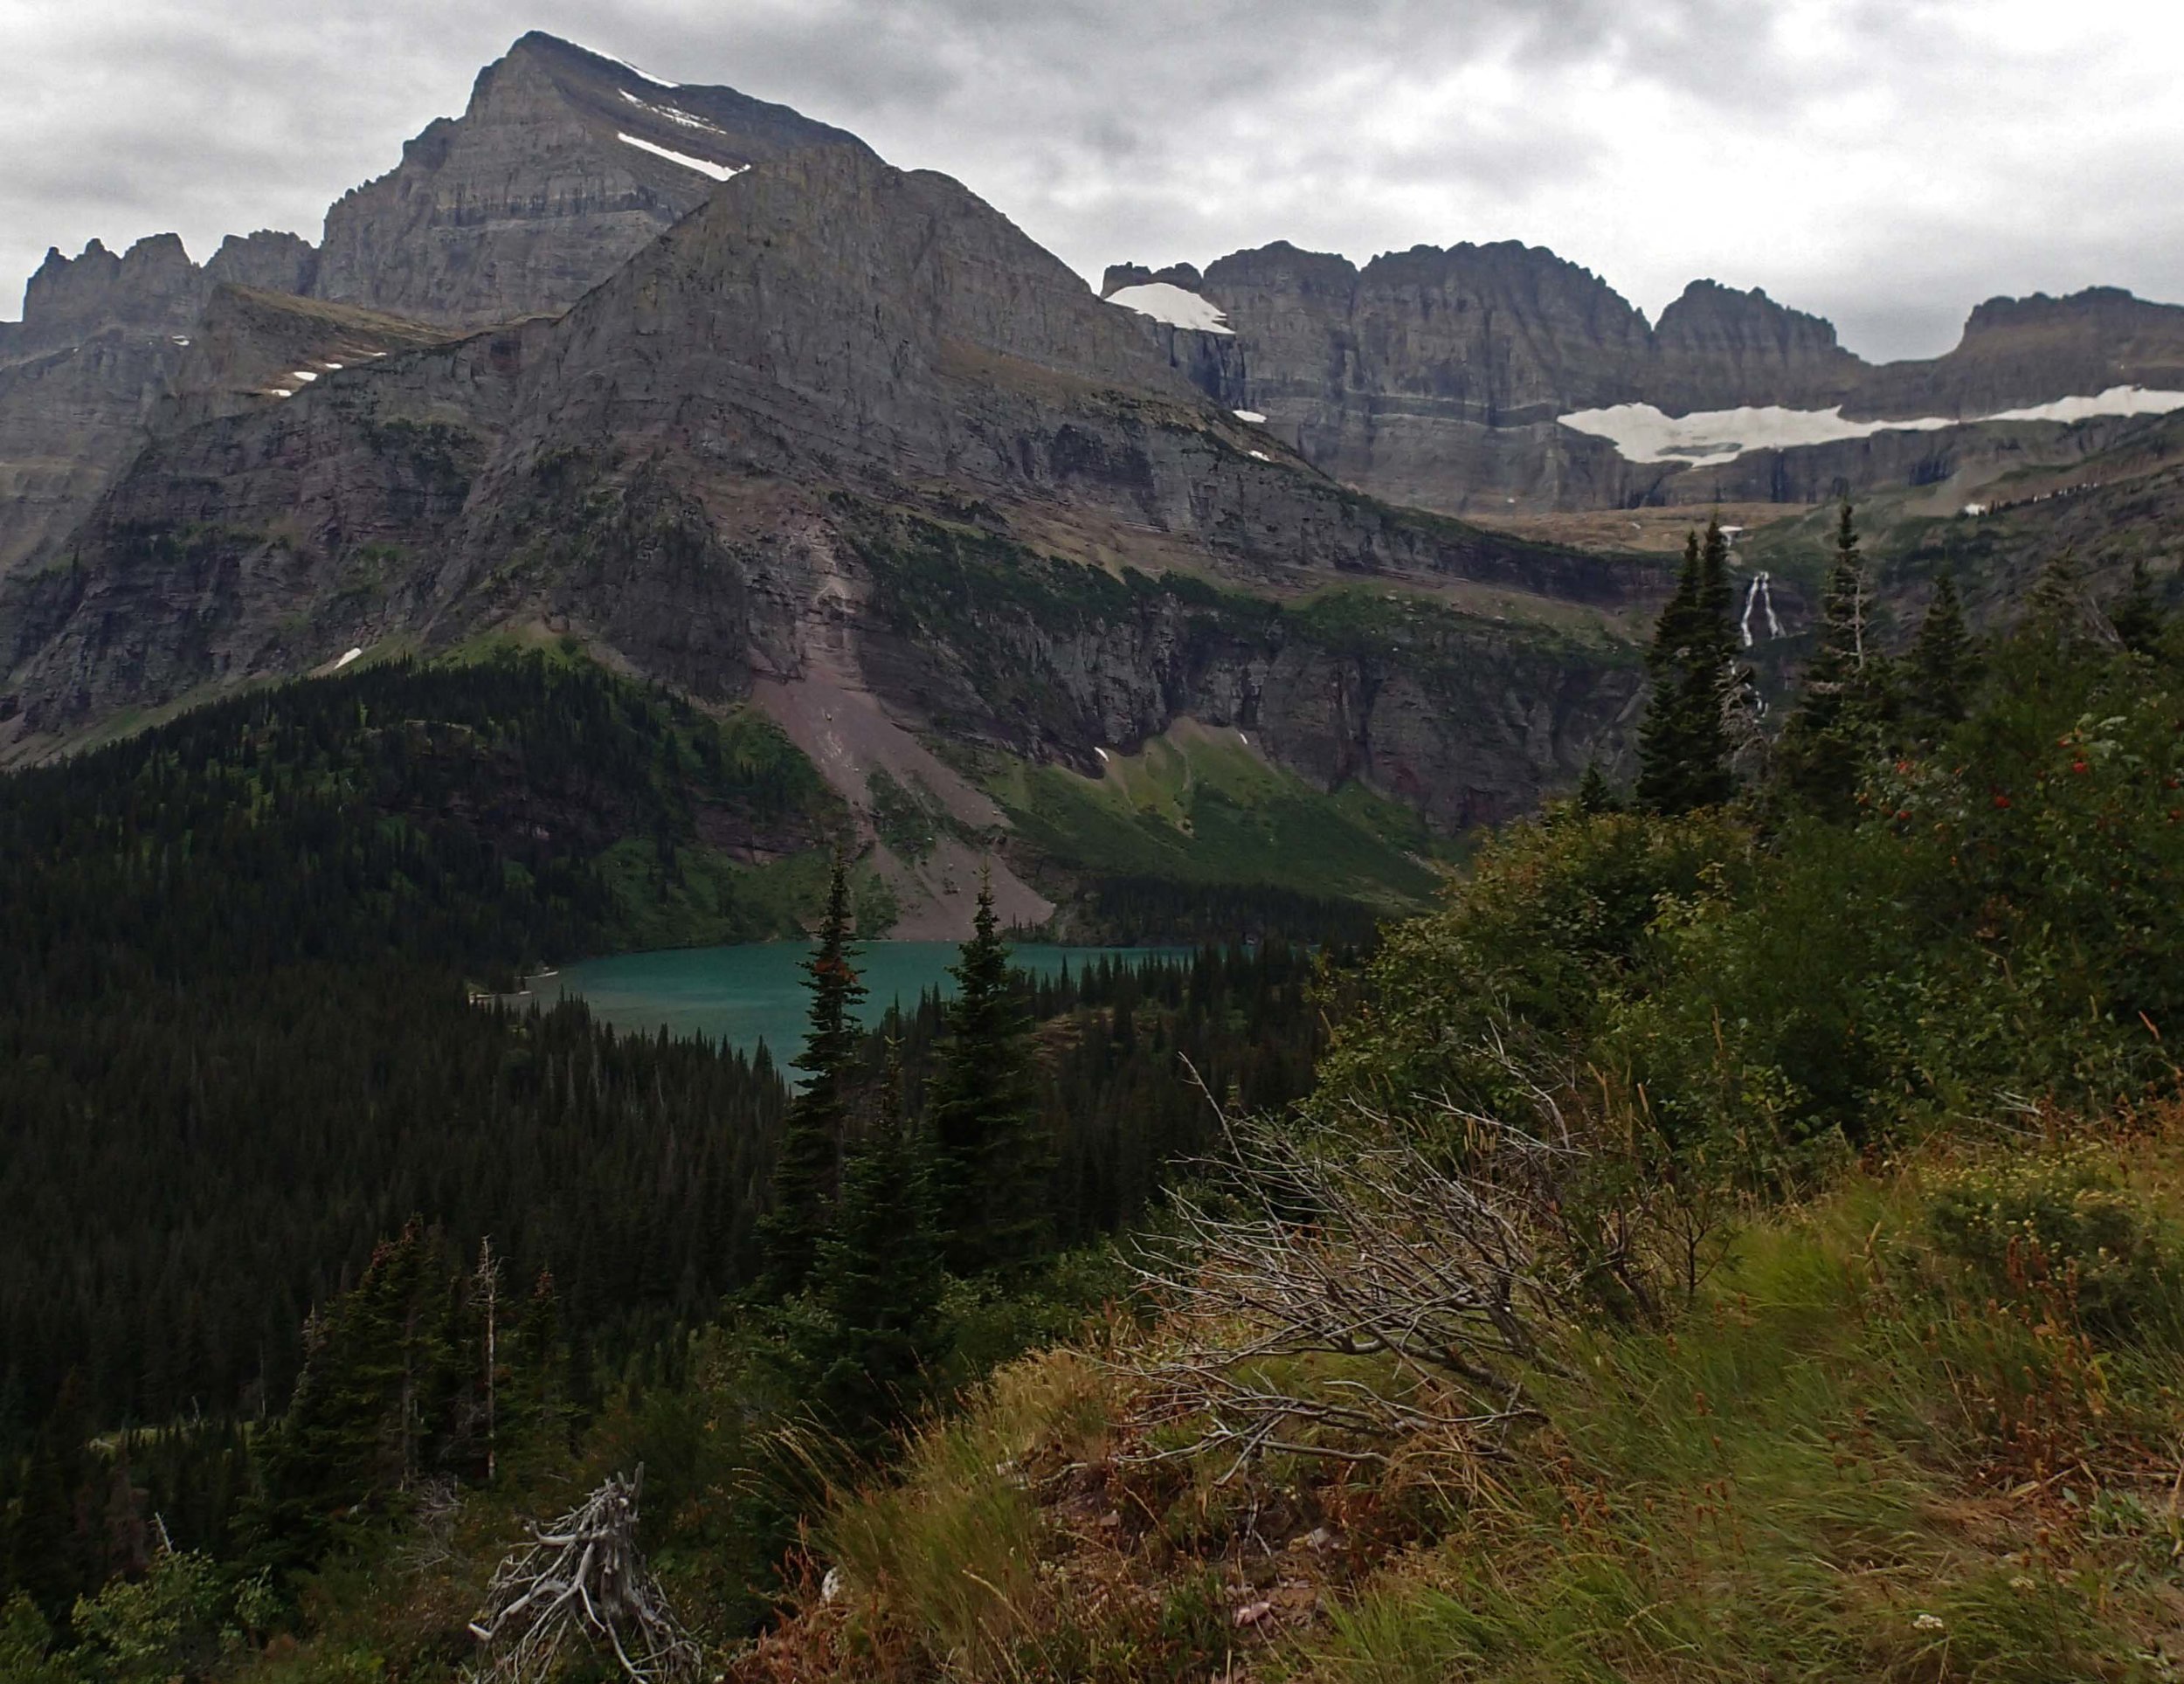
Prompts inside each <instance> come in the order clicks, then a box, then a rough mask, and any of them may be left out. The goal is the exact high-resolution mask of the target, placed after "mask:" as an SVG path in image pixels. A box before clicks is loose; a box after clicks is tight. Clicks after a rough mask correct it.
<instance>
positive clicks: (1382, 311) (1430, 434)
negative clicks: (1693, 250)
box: [1103, 243, 2184, 514]
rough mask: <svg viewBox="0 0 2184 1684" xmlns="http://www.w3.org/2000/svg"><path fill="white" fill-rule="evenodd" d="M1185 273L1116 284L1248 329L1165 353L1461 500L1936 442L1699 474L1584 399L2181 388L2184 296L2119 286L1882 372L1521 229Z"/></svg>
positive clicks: (1371, 484)
mask: <svg viewBox="0 0 2184 1684" xmlns="http://www.w3.org/2000/svg"><path fill="white" fill-rule="evenodd" d="M1186 273H1187V266H1177V267H1176V268H1173V269H1170V270H1166V271H1162V272H1160V273H1159V275H1158V276H1156V275H1155V274H1154V273H1153V272H1151V271H1150V270H1148V269H1146V268H1145V267H1144V266H1143V265H1136V264H1131V265H1123V266H1116V268H1114V269H1111V270H1109V273H1108V276H1107V280H1106V282H1105V283H1104V286H1103V291H1105V292H1112V291H1114V290H1115V289H1116V287H1118V286H1127V285H1132V284H1136V283H1138V282H1141V281H1143V280H1152V279H1168V280H1173V281H1174V282H1175V284H1177V285H1181V286H1190V287H1191V289H1192V290H1193V291H1199V292H1201V293H1203V294H1204V296H1206V298H1207V299H1209V300H1212V301H1213V303H1214V304H1216V305H1218V306H1219V307H1220V308H1221V309H1222V310H1223V311H1224V312H1225V313H1226V314H1227V320H1228V322H1229V325H1230V327H1231V328H1234V335H1233V336H1226V335H1210V334H1205V333H1198V332H1193V331H1192V330H1189V329H1182V328H1170V327H1165V326H1164V325H1162V324H1156V323H1146V324H1145V325H1144V328H1143V331H1144V332H1145V333H1146V334H1147V335H1148V336H1149V337H1151V339H1152V340H1153V341H1154V342H1156V344H1157V345H1158V347H1159V348H1160V349H1161V350H1162V352H1163V354H1164V355H1165V357H1166V359H1167V360H1168V361H1169V362H1170V363H1171V366H1172V367H1174V368H1175V369H1178V371H1179V372H1182V373H1183V374H1185V376H1187V377H1189V378H1190V379H1192V381H1193V383H1196V384H1197V385H1198V386H1199V388H1200V390H1204V391H1206V393H1208V394H1209V395H1210V396H1213V397H1216V398H1218V399H1219V400H1220V402H1222V403H1224V404H1227V405H1229V406H1231V407H1234V408H1240V409H1246V410H1249V411H1254V412H1256V413H1261V414H1264V415H1265V416H1267V417H1268V425H1269V427H1270V428H1271V429H1272V430H1273V431H1275V433H1276V434H1277V435H1278V436H1280V437H1281V438H1284V439H1286V440H1288V441H1289V442H1290V443H1292V444H1293V445H1295V447H1296V449H1297V451H1298V452H1300V453H1301V454H1302V455H1303V456H1304V458H1305V459H1307V460H1309V461H1310V462H1312V463H1313V464H1314V465H1315V466H1319V467H1321V468H1324V470H1325V471H1327V472H1328V473H1331V474H1333V475H1335V476H1336V477H1337V478H1338V479H1340V480H1344V481H1345V482H1347V483H1349V484H1351V485H1354V486H1357V487H1360V488H1361V489H1364V490H1366V491H1368V492H1371V493H1373V494H1374V495H1376V496H1382V497H1386V498H1389V499H1392V500H1397V501H1402V502H1408V503H1414V504H1417V505H1420V506H1421V507H1427V508H1434V509H1441V510H1444V511H1447V512H1449V513H1458V514H1460V513H1462V512H1463V511H1465V510H1466V509H1470V508H1477V507H1507V506H1509V505H1512V504H1514V505H1522V506H1524V507H1529V508H1534V509H1544V508H1584V507H1604V506H1614V505H1616V504H1621V503H1627V502H1631V501H1639V500H1662V499H1668V500H1676V499H1678V498H1685V497H1688V498H1690V499H1693V500H1704V499H1705V498H1708V497H1711V496H1712V495H1713V494H1714V493H1715V491H1716V489H1717V487H1724V491H1725V487H1726V486H1727V484H1728V482H1729V481H1730V480H1734V481H1736V483H1737V484H1738V486H1739V487H1750V486H1752V485H1753V484H1755V483H1758V484H1766V483H1769V482H1775V483H1780V484H1781V485H1783V486H1789V485H1811V484H1820V485H1826V486H1828V487H1831V488H1834V489H1840V488H1841V487H1842V486H1843V485H1845V484H1847V485H1848V486H1849V487H1850V488H1852V489H1856V488H1859V487H1863V486H1864V485H1868V484H1872V483H1877V482H1876V481H1872V480H1860V479H1858V478H1856V477H1855V475H1856V473H1858V472H1859V471H1862V470H1863V469H1866V468H1875V469H1876V471H1877V465H1879V464H1881V463H1883V462H1887V463H1891V464H1893V463H1910V464H1913V465H1918V464H1922V463H1925V462H1926V461H1928V460H1929V459H1931V458H1932V454H1933V451H1932V441H1931V440H1930V441H1929V443H1928V445H1925V446H1921V445H1918V444H1916V443H1915V442H1911V443H1906V442H1905V441H1903V440H1895V441H1891V442H1889V443H1885V444H1878V445H1872V446H1870V447H1863V445H1861V447H1859V448H1851V447H1848V446H1843V445H1824V446H1814V447H1809V448H1807V449H1806V450H1794V451H1788V452H1764V453H1761V452H1755V453H1754V454H1753V455H1752V457H1750V458H1747V459H1741V460H1739V461H1738V463H1737V464H1736V465H1735V466H1734V467H1733V469H1732V470H1731V471H1729V472H1728V473H1720V472H1717V471H1715V470H1708V471H1706V472H1704V473H1696V472H1687V471H1685V470H1682V469H1679V468H1677V467H1676V466H1673V465H1644V464H1636V463H1631V462H1627V461H1625V460H1623V459H1621V457H1620V456H1618V455H1617V454H1616V453H1615V452H1614V449H1613V448H1612V446H1608V445H1605V444H1604V442H1603V441H1601V440H1599V439H1596V438H1585V437H1583V436H1580V435H1577V434H1573V433H1572V431H1570V430H1568V429H1566V428H1563V427H1559V426H1558V425H1556V424H1555V419H1556V418H1557V417H1559V416H1561V415H1565V414H1567V413H1569V412H1571V411H1577V410H1587V409H1595V408H1604V407H1608V406H1612V405H1614V404H1653V405H1655V407H1657V408H1659V409H1661V410H1663V411H1666V412H1668V413H1669V414H1671V415H1684V414H1690V413H1691V412H1692V411H1706V410H1729V409H1737V408H1741V407H1745V406H1752V407H1764V406H1767V405H1782V406H1785V407H1788V408H1794V409H1827V408H1830V407H1833V406H1835V405H1837V404H1841V405H1842V407H1843V409H1844V411H1845V412H1846V413H1847V414H1849V415H1850V416H1852V417H1857V418H1877V417H1897V418H1908V417H1931V416H1937V415H1939V416H1951V417H1953V416H1966V417H1977V416H1980V415H1984V414H1990V413H1993V412H1994V411H1999V410H2004V409H2011V408H2018V407H2023V406H2027V405H2030V404H2040V403H2045V402H2048V401H2049V400H2052V399H2055V398H2059V397H2072V396H2087V395H2091V394H2094V393H2098V392H2099V391H2101V390H2105V389H2106V388H2108V387H2110V386H2114V385H2122V384H2138V385H2143V386H2149V387H2160V388H2165V389H2168V390H2178V389H2184V308H2179V307H2174V306H2169V305H2159V304H2148V303H2145V302H2143V301H2141V300H2137V299H2133V298H2132V297H2131V296H2130V295H2129V294H2127V293H2119V292H2116V291H2114V290H2113V289H2098V288H2097V289H2095V290H2093V291H2091V292H2088V293H2078V294H2076V295H2074V296H2072V297H2070V298H2068V299H2048V298H2044V297H2038V298H2034V299H2028V300H1992V301H1990V302H1989V303H1987V304H1985V305H1982V306H1980V308H1979V309H1978V310H1977V311H1975V312H1974V313H1973V317H1972V320H1971V321H1970V322H1969V323H1968V324H1967V326H1966V330H1965V337H1964V341H1963V342H1962V343H1961V344H1960V345H1959V347H1958V348H1957V349H1955V350H1953V351H1952V352H1951V353H1950V354H1949V355H1947V356H1945V357H1939V358H1936V359H1933V360H1932V361H1929V362H1902V363H1891V364H1888V365H1886V366H1883V367H1880V368H1876V367H1874V366H1872V365H1870V364H1869V363H1866V362H1863V361H1862V360H1860V359H1859V358H1858V357H1856V355H1852V354H1851V353H1850V352H1849V351H1847V350H1845V349H1843V348H1842V346H1841V345H1840V344H1838V343H1837V342H1836V339H1835V328H1833V326H1832V325H1831V324H1829V323H1828V322H1827V321H1824V320H1822V319H1821V318H1820V317H1818V316H1814V315H1809V314H1805V313H1804V312H1801V311H1797V310H1792V309H1787V308H1786V307H1783V306H1781V305H1779V304H1777V303H1775V302H1774V301H1773V300H1771V299H1769V298H1768V297H1767V296H1766V294H1765V293H1761V292H1759V291H1757V290H1754V291H1752V292H1748V293H1738V292H1736V291H1733V290H1731V289H1730V288H1728V287H1724V286H1720V285H1719V284H1717V283H1716V282H1713V281H1706V280H1702V281H1694V282H1693V283H1692V284H1691V285H1690V286H1689V287H1687V288H1686V289H1685V291H1684V293H1683V295H1682V296H1681V297H1680V298H1678V299H1677V300H1676V301H1675V302H1674V303H1672V304H1670V305H1669V307H1668V308H1667V309H1666V310H1664V311H1662V315H1661V321H1660V323H1659V325H1658V326H1657V327H1648V324H1647V322H1646V321H1645V318H1644V317H1643V316H1642V315H1641V314H1639V313H1638V312H1637V311H1636V310H1635V309H1633V308H1632V307H1630V305H1628V303H1627V302H1625V301H1624V300H1622V299H1621V297H1620V296H1618V295H1617V294H1616V293H1614V291H1613V290H1612V289H1610V288H1609V287H1608V286H1607V285H1606V283H1604V282H1603V281H1601V280H1599V279H1598V278H1597V277H1595V276H1593V275H1592V274H1591V273H1588V272H1586V270H1583V269H1580V268H1579V267H1578V266H1575V265H1573V264H1570V263H1567V262H1565V261H1564V260H1563V259H1559V258H1558V257H1556V256H1555V255H1554V254H1553V253H1552V252H1547V251H1545V250H1542V249H1540V248H1538V247H1527V246H1523V245H1516V244H1514V243H1504V244H1502V245H1489V246H1470V245H1459V246H1456V247H1454V248H1452V249H1450V250H1448V251H1445V252H1444V251H1441V250H1438V249H1436V248H1434V247H1431V246H1420V247H1417V248H1414V249H1413V250H1412V251H1410V252H1399V253H1392V254H1390V255H1387V256H1385V257H1380V258H1376V259H1374V260H1373V261H1372V263H1370V264H1368V265H1366V266H1365V268H1364V269H1362V270H1359V269H1358V268H1357V267H1356V266H1354V265H1352V264H1351V263H1350V262H1349V261H1348V260H1347V259H1344V258H1340V257H1335V256H1330V255H1329V254H1326V253H1322V252H1302V251H1299V250H1297V249H1296V247H1294V246H1292V245H1287V244H1281V243H1277V244H1276V245H1270V246H1265V247H1261V248H1260V249H1258V250H1256V251H1250V252H1237V253H1235V254H1234V255H1232V256H1230V257H1226V258H1223V259H1220V261H1218V262H1216V263H1215V264H1213V266H1211V267H1210V268H1209V269H1208V270H1207V271H1206V275H1205V278H1204V280H1203V283H1202V284H1197V285H1194V284H1192V282H1190V281H1189V280H1186V279H1185V274H1186ZM1846 469H1847V470H1849V472H1850V473H1852V474H1853V476H1854V477H1852V478H1850V479H1849V480H1844V479H1843V477H1842V476H1843V473H1844V472H1845V470H1846ZM1916 471H1924V470H1923V469H1917V470H1916ZM1734 494H1738V495H1743V494H1750V493H1747V492H1745V491H1744V490H1739V491H1738V492H1737V493H1734ZM1826 494H1832V490H1831V492H1830V493H1826Z"/></svg>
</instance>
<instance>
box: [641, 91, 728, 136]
mask: <svg viewBox="0 0 2184 1684" xmlns="http://www.w3.org/2000/svg"><path fill="white" fill-rule="evenodd" d="M621 94H622V97H623V98H624V99H625V100H628V101H629V102H630V103H631V104H632V105H633V106H635V107H637V108H638V109H639V111H649V112H650V113H652V114H653V116H655V117H664V118H666V119H667V121H669V122H671V123H680V124H681V126H682V127H683V128H702V129H704V130H705V131H706V132H707V133H708V134H713V135H722V134H725V133H727V131H726V130H725V129H723V128H722V127H721V126H720V125H719V124H718V123H708V121H705V119H704V118H702V117H693V116H692V115H691V114H689V113H688V112H687V111H678V110H676V109H675V108H674V107H673V106H664V105H654V104H653V103H652V101H650V100H640V99H639V98H638V97H637V96H636V95H635V94H634V93H631V92H630V91H629V90H628V89H627V88H624V89H622V90H621ZM624 138H625V139H626V138H627V137H626V136H625V137H624Z"/></svg>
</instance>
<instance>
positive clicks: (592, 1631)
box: [470, 1468, 703, 1684]
mask: <svg viewBox="0 0 2184 1684" xmlns="http://www.w3.org/2000/svg"><path fill="white" fill-rule="evenodd" d="M643 1482H644V1470H643V1469H642V1468H639V1470H638V1471H637V1477H636V1478H635V1479H632V1480H625V1479H623V1478H622V1477H621V1476H620V1475H619V1474H617V1475H616V1476H615V1477H613V1478H612V1479H610V1480H608V1481H607V1482H606V1483H605V1485H603V1486H601V1487H599V1488H598V1490H597V1491H594V1492H593V1493H592V1494H591V1495H590V1496H589V1497H587V1498H585V1499H584V1501H583V1502H582V1503H581V1504H579V1505H578V1506H577V1508H574V1509H572V1510H570V1512H569V1513H568V1514H566V1515H563V1516H562V1517H561V1518H560V1519H559V1520H557V1521H554V1522H550V1523H549V1524H548V1525H546V1526H543V1527H536V1526H535V1527H533V1528H532V1529H531V1541H530V1543H529V1544H527V1545H526V1546H525V1547H524V1548H522V1549H519V1550H517V1551H515V1553H514V1554H512V1555H510V1556H508V1558H507V1559H506V1560H505V1561H503V1562H502V1563H501V1565H500V1568H499V1570H497V1571H495V1572H494V1576H493V1583H492V1584H491V1585H490V1586H488V1587H487V1591H486V1607H485V1612H482V1613H480V1615H479V1616H478V1618H476V1619H475V1620H473V1621H472V1622H471V1626H470V1633H471V1635H472V1636H473V1637H474V1638H476V1639H478V1641H479V1643H480V1645H482V1646H484V1648H485V1650H486V1657H485V1659H483V1660H481V1661H480V1665H479V1666H478V1667H473V1669H472V1671H471V1674H470V1676H471V1678H472V1680H473V1684H543V1681H545V1680H547V1679H549V1678H551V1677H552V1676H553V1675H554V1674H555V1673H556V1670H557V1669H558V1667H559V1666H560V1663H561V1661H562V1660H563V1657H564V1656H565V1655H566V1654H567V1653H570V1651H571V1650H572V1649H573V1648H574V1647H576V1646H605V1647H606V1648H609V1649H611V1650H612V1652H613V1654H614V1658H615V1660H616V1662H617V1663H618V1664H619V1666H620V1667H621V1669H622V1672H623V1674H624V1675H625V1676H626V1677H627V1678H628V1679H629V1680H630V1681H631V1684H696V1681H697V1680H699V1679H700V1678H701V1677H702V1669H703V1656H702V1653H701V1652H700V1651H699V1648H698V1646H697V1644H696V1642H695V1640H694V1639H692V1638H691V1637H690V1635H689V1633H688V1632H686V1631H685V1630H684V1629H683V1627H682V1623H681V1621H680V1620H679V1619H677V1618H676V1617H675V1612H674V1609H673V1608H672V1607H671V1606H670V1605H668V1602H667V1597H666V1595H665V1594H664V1593H663V1592H662V1591H661V1590H660V1585H659V1583H658V1582H657V1581H656V1580H655V1579H654V1578H653V1576H652V1574H651V1572H650V1571H649V1570H647V1569H646V1566H645V1560H644V1556H642V1555H641V1554H640V1553H639V1550H638V1548H637V1499H638V1494H639V1489H640V1487H642V1485H643Z"/></svg>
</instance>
